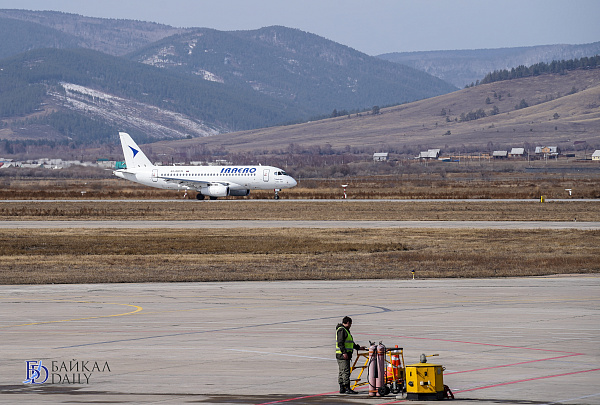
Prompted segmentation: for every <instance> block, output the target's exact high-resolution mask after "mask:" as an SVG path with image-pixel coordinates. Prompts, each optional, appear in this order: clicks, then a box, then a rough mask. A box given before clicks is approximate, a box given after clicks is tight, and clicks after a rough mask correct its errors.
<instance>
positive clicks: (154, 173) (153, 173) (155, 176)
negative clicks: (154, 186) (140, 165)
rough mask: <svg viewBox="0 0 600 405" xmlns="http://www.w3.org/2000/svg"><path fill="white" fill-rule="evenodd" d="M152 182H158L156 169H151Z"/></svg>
mask: <svg viewBox="0 0 600 405" xmlns="http://www.w3.org/2000/svg"><path fill="white" fill-rule="evenodd" d="M152 181H153V182H157V181H158V169H153V170H152Z"/></svg>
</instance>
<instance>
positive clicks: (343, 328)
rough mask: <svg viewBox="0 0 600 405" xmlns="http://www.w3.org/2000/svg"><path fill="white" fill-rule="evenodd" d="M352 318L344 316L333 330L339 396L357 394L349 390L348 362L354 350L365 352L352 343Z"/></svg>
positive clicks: (361, 347) (363, 348) (362, 348)
mask: <svg viewBox="0 0 600 405" xmlns="http://www.w3.org/2000/svg"><path fill="white" fill-rule="evenodd" d="M351 326H352V318H350V317H349V316H345V317H344V319H342V323H338V325H337V326H336V328H335V335H336V343H335V358H336V359H337V363H338V368H339V374H338V382H339V384H340V394H357V392H356V391H354V390H353V389H352V388H350V360H352V352H353V351H354V350H366V349H365V347H363V346H360V345H358V344H356V343H354V339H353V338H352V335H351V334H350V327H351Z"/></svg>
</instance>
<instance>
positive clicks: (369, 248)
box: [0, 229, 600, 284]
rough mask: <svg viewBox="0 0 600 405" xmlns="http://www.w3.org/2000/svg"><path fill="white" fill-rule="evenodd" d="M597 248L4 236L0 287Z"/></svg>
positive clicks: (522, 263) (525, 233) (503, 270)
mask: <svg viewBox="0 0 600 405" xmlns="http://www.w3.org/2000/svg"><path fill="white" fill-rule="evenodd" d="M599 242H600V232H598V231H578V230H557V231H541V230H508V231H507V230H440V229H436V230H422V229H421V230H396V229H394V230H392V229H378V230H374V229H332V230H325V229H270V230H258V229H247V230H244V231H243V233H241V232H240V231H239V230H203V231H202V233H201V234H198V233H197V232H190V231H188V230H166V229H151V230H144V231H139V230H115V229H112V230H90V229H88V230H85V229H81V230H79V229H78V230H74V229H68V230H48V229H41V230H37V231H36V232H35V233H32V232H31V231H29V230H10V231H8V230H3V231H0V260H1V263H2V264H1V266H0V284H44V283H115V282H184V281H239V280H303V279H311V280H347V279H407V278H410V277H411V273H410V271H411V270H415V271H416V275H417V278H434V277H435V278H437V277H517V276H532V275H547V274H558V273H590V272H598V271H600V263H599V262H598V260H597V258H598V257H600V243H599Z"/></svg>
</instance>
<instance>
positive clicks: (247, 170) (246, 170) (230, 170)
mask: <svg viewBox="0 0 600 405" xmlns="http://www.w3.org/2000/svg"><path fill="white" fill-rule="evenodd" d="M188 172H189V170H171V173H188ZM219 173H222V174H254V173H256V168H255V167H223V168H222V169H221V171H220V172H219Z"/></svg>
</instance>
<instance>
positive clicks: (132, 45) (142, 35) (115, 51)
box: [0, 9, 186, 56]
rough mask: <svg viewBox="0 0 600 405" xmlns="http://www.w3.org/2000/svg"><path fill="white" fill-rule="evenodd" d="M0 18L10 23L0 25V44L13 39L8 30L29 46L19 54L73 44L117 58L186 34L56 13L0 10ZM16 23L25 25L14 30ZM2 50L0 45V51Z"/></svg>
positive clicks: (167, 28) (142, 23)
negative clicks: (45, 35)
mask: <svg viewBox="0 0 600 405" xmlns="http://www.w3.org/2000/svg"><path fill="white" fill-rule="evenodd" d="M0 18H1V19H3V20H9V19H10V20H12V22H13V23H12V24H11V25H10V26H8V25H4V24H5V23H6V21H3V22H2V24H0V34H2V38H3V40H4V38H7V37H6V36H5V35H8V37H14V36H13V35H12V33H13V32H14V31H11V30H12V29H14V28H17V29H18V30H19V31H20V32H19V35H21V41H22V42H26V43H29V47H28V48H23V49H22V50H21V51H19V52H22V51H28V50H31V49H38V48H68V47H73V45H74V44H76V46H77V47H80V48H87V49H93V50H96V51H100V52H103V53H107V54H109V55H114V56H119V55H124V54H126V53H129V52H132V51H134V50H136V49H139V48H141V47H143V46H145V45H147V44H149V43H151V42H155V41H158V40H160V39H161V38H164V37H168V36H170V35H174V34H177V33H181V32H185V31H186V29H183V28H175V27H171V26H168V25H163V24H157V23H152V22H145V21H134V20H117V19H108V18H94V17H85V16H82V15H78V14H70V13H63V12H60V11H30V10H8V9H3V10H2V9H0ZM16 22H25V23H27V24H24V25H23V27H18V26H17V24H16ZM36 26H37V28H36ZM42 30H43V32H45V33H46V34H48V35H50V36H51V37H57V38H58V40H57V41H54V42H52V41H49V39H48V38H44V37H43V36H42V35H40V32H41V31H42ZM15 38H16V37H15ZM64 38H69V40H68V41H69V43H68V44H67V43H65V41H64ZM50 39H52V38H50ZM3 48H4V44H2V45H0V49H3ZM12 55H14V53H13V54H12ZM0 56H1V55H0ZM6 56H11V55H6Z"/></svg>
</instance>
